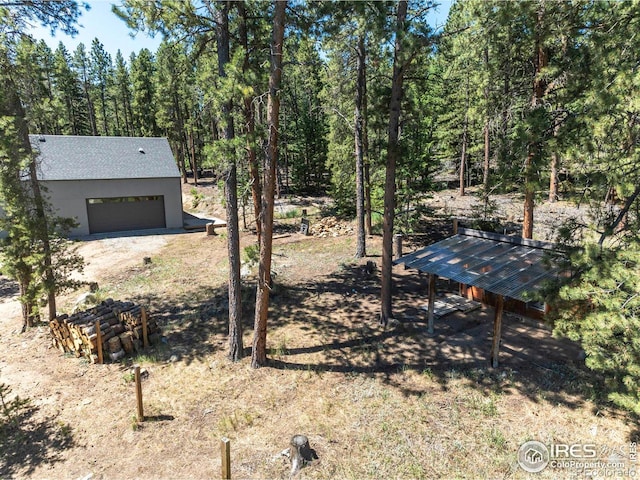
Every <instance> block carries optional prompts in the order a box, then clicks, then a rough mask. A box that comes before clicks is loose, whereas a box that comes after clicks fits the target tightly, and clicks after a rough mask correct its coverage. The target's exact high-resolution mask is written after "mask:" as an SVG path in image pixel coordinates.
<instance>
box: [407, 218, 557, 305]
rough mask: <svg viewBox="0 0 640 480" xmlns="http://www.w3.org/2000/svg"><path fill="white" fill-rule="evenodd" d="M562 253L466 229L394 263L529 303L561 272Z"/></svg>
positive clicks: (541, 244)
mask: <svg viewBox="0 0 640 480" xmlns="http://www.w3.org/2000/svg"><path fill="white" fill-rule="evenodd" d="M558 255H559V252H557V250H556V247H555V245H554V244H551V243H547V242H539V241H535V240H528V239H523V238H520V237H512V236H508V235H499V234H495V233H490V232H482V231H479V230H471V229H466V228H461V229H460V230H459V233H458V234H457V235H454V236H453V237H449V238H447V239H445V240H442V241H441V242H437V243H434V244H433V245H429V246H428V247H425V248H423V249H421V250H418V251H416V252H413V253H411V254H409V255H405V256H403V257H401V258H399V259H397V260H395V261H394V263H395V264H404V265H405V266H406V267H407V268H414V269H417V270H419V271H421V272H425V273H429V274H435V275H437V276H439V277H443V278H448V279H450V280H454V281H456V282H460V283H463V284H465V285H471V286H474V287H478V288H482V289H484V290H485V291H487V292H491V293H495V294H498V295H502V296H504V297H509V298H513V299H516V300H521V301H523V302H527V301H531V300H532V295H533V294H534V293H535V292H537V291H538V290H539V289H540V288H541V287H542V285H543V283H544V282H545V281H546V280H553V279H555V278H557V277H558V276H559V275H560V274H561V268H560V267H559V265H558V262H557V260H558Z"/></svg>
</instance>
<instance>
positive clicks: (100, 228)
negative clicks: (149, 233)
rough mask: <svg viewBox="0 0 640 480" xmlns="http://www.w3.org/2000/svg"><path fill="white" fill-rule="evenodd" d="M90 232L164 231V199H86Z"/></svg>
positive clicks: (152, 197) (158, 197)
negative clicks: (160, 229) (162, 229)
mask: <svg viewBox="0 0 640 480" xmlns="http://www.w3.org/2000/svg"><path fill="white" fill-rule="evenodd" d="M87 215H88V217H89V232H90V233H102V232H120V231H123V230H142V229H146V228H164V227H165V226H166V223H165V217H164V197H163V196H161V195H156V196H148V197H116V198H88V199H87Z"/></svg>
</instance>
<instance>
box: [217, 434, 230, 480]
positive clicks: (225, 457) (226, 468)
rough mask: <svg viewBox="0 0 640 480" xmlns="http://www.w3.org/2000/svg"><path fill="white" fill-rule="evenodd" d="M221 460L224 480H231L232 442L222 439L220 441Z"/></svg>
mask: <svg viewBox="0 0 640 480" xmlns="http://www.w3.org/2000/svg"><path fill="white" fill-rule="evenodd" d="M220 458H221V459H222V479H223V480H229V479H230V478H231V440H229V439H228V438H227V437H222V439H221V440H220Z"/></svg>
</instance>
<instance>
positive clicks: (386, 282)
mask: <svg viewBox="0 0 640 480" xmlns="http://www.w3.org/2000/svg"><path fill="white" fill-rule="evenodd" d="M396 18H397V24H396V39H395V46H394V55H393V77H392V82H391V100H390V103H389V130H388V147H387V169H386V172H385V182H384V217H383V219H382V268H381V270H382V271H381V274H382V285H381V288H380V297H381V298H380V300H381V302H380V303H381V311H380V323H381V324H383V325H386V324H387V322H388V321H389V319H391V318H393V311H392V301H391V293H392V292H391V290H392V287H393V281H392V278H391V274H392V272H391V267H392V265H391V260H392V248H393V244H392V242H393V220H394V214H395V205H396V163H397V161H398V159H399V157H400V147H399V134H400V114H401V102H402V86H403V82H404V68H405V65H404V64H403V63H402V56H403V54H404V52H403V49H402V47H403V42H402V34H403V33H404V29H405V22H406V18H407V1H406V0H400V1H399V2H398V10H397V16H396Z"/></svg>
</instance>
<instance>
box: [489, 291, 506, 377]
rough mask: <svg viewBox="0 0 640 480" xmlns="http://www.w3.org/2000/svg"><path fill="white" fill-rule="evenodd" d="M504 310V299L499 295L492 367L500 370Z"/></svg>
mask: <svg viewBox="0 0 640 480" xmlns="http://www.w3.org/2000/svg"><path fill="white" fill-rule="evenodd" d="M503 310H504V297H503V296H502V295H498V303H497V304H496V316H495V318H494V319H493V344H492V346H491V366H492V367H493V368H498V353H499V351H500V336H501V331H502V312H503Z"/></svg>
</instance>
